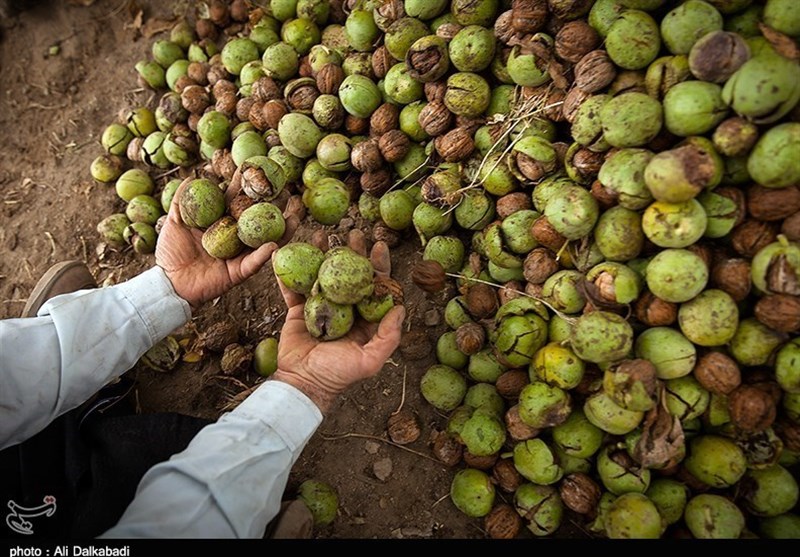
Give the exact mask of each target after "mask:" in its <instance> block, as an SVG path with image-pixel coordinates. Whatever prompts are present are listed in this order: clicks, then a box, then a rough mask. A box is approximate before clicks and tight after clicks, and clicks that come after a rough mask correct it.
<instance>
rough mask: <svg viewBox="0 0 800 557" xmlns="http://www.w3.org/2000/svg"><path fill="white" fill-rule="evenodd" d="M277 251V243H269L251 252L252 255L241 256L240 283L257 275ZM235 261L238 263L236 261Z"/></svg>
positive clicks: (239, 258) (239, 260) (239, 259)
mask: <svg viewBox="0 0 800 557" xmlns="http://www.w3.org/2000/svg"><path fill="white" fill-rule="evenodd" d="M276 249H278V244H276V243H275V242H269V243H267V244H263V245H261V246H259V248H258V249H256V250H254V251H251V252H250V253H247V254H245V255H240V256H239V257H238V258H237V259H238V263H239V274H240V276H241V278H240V279H239V282H241V281H244V280H245V279H248V278H250V277H251V276H253V275H254V274H256V273H257V272H258V271H259V270H260V269H261V267H263V266H264V263H266V262H267V261H269V258H270V257H272V254H273V253H274V252H275V250H276ZM234 261H236V259H234Z"/></svg>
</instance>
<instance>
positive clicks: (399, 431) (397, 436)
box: [386, 410, 421, 445]
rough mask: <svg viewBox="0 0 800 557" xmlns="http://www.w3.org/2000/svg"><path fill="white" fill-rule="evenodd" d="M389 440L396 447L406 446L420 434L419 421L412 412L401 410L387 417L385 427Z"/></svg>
mask: <svg viewBox="0 0 800 557" xmlns="http://www.w3.org/2000/svg"><path fill="white" fill-rule="evenodd" d="M386 429H387V432H388V433H389V439H391V440H392V441H393V442H394V443H397V444H398V445H408V444H409V443H413V442H414V441H416V440H417V439H419V436H420V434H421V430H420V427H419V420H418V419H417V417H416V416H415V415H414V413H413V412H411V411H409V410H401V411H400V412H398V413H396V414H392V415H391V416H389V420H388V422H387V426H386Z"/></svg>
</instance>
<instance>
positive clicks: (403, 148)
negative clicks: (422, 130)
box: [378, 130, 411, 162]
mask: <svg viewBox="0 0 800 557" xmlns="http://www.w3.org/2000/svg"><path fill="white" fill-rule="evenodd" d="M378 148H379V149H380V151H381V154H382V155H383V158H384V159H386V161H387V162H397V161H399V160H401V159H402V158H403V157H405V156H406V155H407V154H408V150H409V149H410V148H411V140H410V139H409V138H408V136H407V135H406V134H405V133H404V132H403V131H401V130H391V131H389V132H387V133H385V134H383V135H382V136H381V137H380V139H379V140H378Z"/></svg>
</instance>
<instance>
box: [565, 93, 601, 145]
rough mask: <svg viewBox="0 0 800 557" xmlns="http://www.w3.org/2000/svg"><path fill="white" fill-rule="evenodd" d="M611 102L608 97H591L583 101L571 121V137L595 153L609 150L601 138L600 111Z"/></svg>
mask: <svg viewBox="0 0 800 557" xmlns="http://www.w3.org/2000/svg"><path fill="white" fill-rule="evenodd" d="M610 100H611V96H610V95H602V94H601V95H592V96H590V97H589V98H588V99H586V100H584V101H583V102H582V103H581V105H580V107H579V108H578V111H577V112H576V113H575V117H574V118H573V120H572V128H571V134H572V137H573V138H574V139H575V141H577V142H578V143H580V144H581V145H583V146H584V147H587V148H588V149H590V150H592V151H597V152H603V151H607V150H608V149H609V147H610V146H609V144H608V141H606V139H605V137H604V136H603V122H602V118H601V112H602V109H603V108H604V107H605V105H606V104H607V103H608V102H609V101H610Z"/></svg>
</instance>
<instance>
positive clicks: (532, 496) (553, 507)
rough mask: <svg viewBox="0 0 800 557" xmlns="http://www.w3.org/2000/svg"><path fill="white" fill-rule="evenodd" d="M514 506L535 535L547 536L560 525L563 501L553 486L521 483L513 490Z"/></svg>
mask: <svg viewBox="0 0 800 557" xmlns="http://www.w3.org/2000/svg"><path fill="white" fill-rule="evenodd" d="M514 507H515V508H516V510H517V513H518V514H519V515H520V516H521V517H522V519H523V521H524V522H525V527H526V528H527V529H528V530H529V531H530V532H531V533H532V534H533V535H535V536H549V535H550V534H553V533H554V532H555V531H556V530H558V528H559V526H561V520H562V517H563V515H564V503H563V502H562V501H561V497H560V496H559V494H558V490H557V489H556V488H555V487H553V486H550V485H537V484H535V483H524V484H522V485H521V486H519V487H518V488H517V490H516V491H515V492H514Z"/></svg>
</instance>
